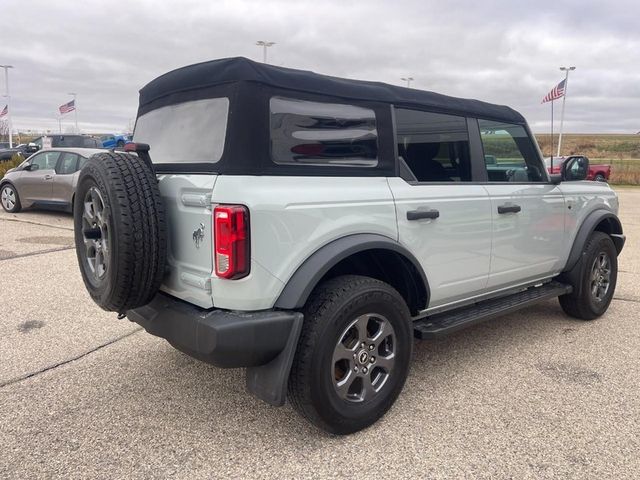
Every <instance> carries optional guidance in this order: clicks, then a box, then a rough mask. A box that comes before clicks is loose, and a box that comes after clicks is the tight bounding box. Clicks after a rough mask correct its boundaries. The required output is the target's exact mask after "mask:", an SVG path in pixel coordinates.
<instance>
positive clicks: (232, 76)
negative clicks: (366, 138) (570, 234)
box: [138, 57, 525, 123]
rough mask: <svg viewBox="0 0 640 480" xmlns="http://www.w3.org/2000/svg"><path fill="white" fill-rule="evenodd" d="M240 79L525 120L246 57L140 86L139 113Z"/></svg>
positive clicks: (490, 108)
mask: <svg viewBox="0 0 640 480" xmlns="http://www.w3.org/2000/svg"><path fill="white" fill-rule="evenodd" d="M239 82H253V83H258V84H262V85H265V86H272V87H275V88H278V89H281V90H290V91H298V92H305V93H311V94H316V95H325V96H327V97H331V98H343V99H347V100H348V99H354V100H360V101H367V102H382V103H389V104H394V105H396V106H404V107H414V108H419V109H426V110H432V111H437V112H442V113H455V114H459V115H465V116H472V117H480V118H488V119H492V120H498V121H504V122H510V123H525V119H524V118H523V117H522V115H520V114H519V113H518V112H516V111H515V110H513V109H512V108H509V107H507V106H504V105H495V104H491V103H486V102H481V101H479V100H470V99H465V98H456V97H450V96H447V95H441V94H438V93H434V92H427V91H424V90H416V89H413V88H404V87H398V86H395V85H389V84H386V83H381V82H368V81H363V80H350V79H346V78H339V77H331V76H328V75H320V74H318V73H314V72H310V71H306V70H296V69H293V68H284V67H275V66H273V65H267V64H264V63H258V62H254V61H252V60H249V59H247V58H244V57H236V58H223V59H219V60H212V61H209V62H203V63H197V64H195V65H189V66H187V67H182V68H179V69H177V70H173V71H171V72H168V73H166V74H164V75H162V76H160V77H158V78H156V79H155V80H153V81H152V82H150V83H149V84H147V85H146V86H145V87H144V88H142V90H140V106H139V111H138V114H139V115H141V114H143V113H146V112H147V111H149V110H153V109H155V108H158V107H159V106H162V105H167V104H171V103H176V102H179V101H185V100H188V99H189V92H192V93H193V94H194V98H202V92H203V91H206V90H209V91H211V90H212V88H215V87H216V86H223V85H229V84H233V83H239ZM198 92H199V93H198Z"/></svg>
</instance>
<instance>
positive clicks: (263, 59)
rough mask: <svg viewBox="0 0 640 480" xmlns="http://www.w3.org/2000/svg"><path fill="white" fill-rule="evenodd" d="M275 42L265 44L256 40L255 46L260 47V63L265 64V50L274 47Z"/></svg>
mask: <svg viewBox="0 0 640 480" xmlns="http://www.w3.org/2000/svg"><path fill="white" fill-rule="evenodd" d="M275 44H276V42H265V41H264V40H258V41H257V42H256V45H258V46H259V47H262V63H267V48H268V47H272V46H273V45H275Z"/></svg>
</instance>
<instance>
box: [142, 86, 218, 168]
mask: <svg viewBox="0 0 640 480" xmlns="http://www.w3.org/2000/svg"><path fill="white" fill-rule="evenodd" d="M228 115H229V99H228V98H207V99H204V100H195V101H192V102H184V103H179V104H177V105H168V106H166V107H161V108H158V109H156V110H152V111H150V112H148V113H145V114H144V115H142V116H140V117H139V118H138V120H137V122H136V129H135V132H134V133H133V138H134V141H135V142H139V143H147V144H149V146H150V147H151V150H150V154H151V159H152V160H153V163H216V162H218V161H219V160H220V158H221V157H222V152H223V151H224V143H225V137H226V133H227V119H228Z"/></svg>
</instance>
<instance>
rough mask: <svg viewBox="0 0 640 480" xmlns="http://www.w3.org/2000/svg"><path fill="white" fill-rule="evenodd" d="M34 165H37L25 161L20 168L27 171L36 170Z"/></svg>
mask: <svg viewBox="0 0 640 480" xmlns="http://www.w3.org/2000/svg"><path fill="white" fill-rule="evenodd" d="M34 167H37V165H32V164H30V163H27V164H26V165H25V166H24V167H22V169H23V170H25V171H27V172H30V171H32V170H36V168H34Z"/></svg>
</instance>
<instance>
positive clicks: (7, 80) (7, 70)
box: [0, 65, 13, 148]
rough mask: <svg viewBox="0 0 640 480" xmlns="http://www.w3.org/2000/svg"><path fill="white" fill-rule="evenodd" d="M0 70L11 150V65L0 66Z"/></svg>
mask: <svg viewBox="0 0 640 480" xmlns="http://www.w3.org/2000/svg"><path fill="white" fill-rule="evenodd" d="M0 68H4V81H5V91H6V95H5V97H6V98H7V121H8V122H9V148H13V125H12V123H11V97H10V96H9V69H10V68H13V65H0Z"/></svg>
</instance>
